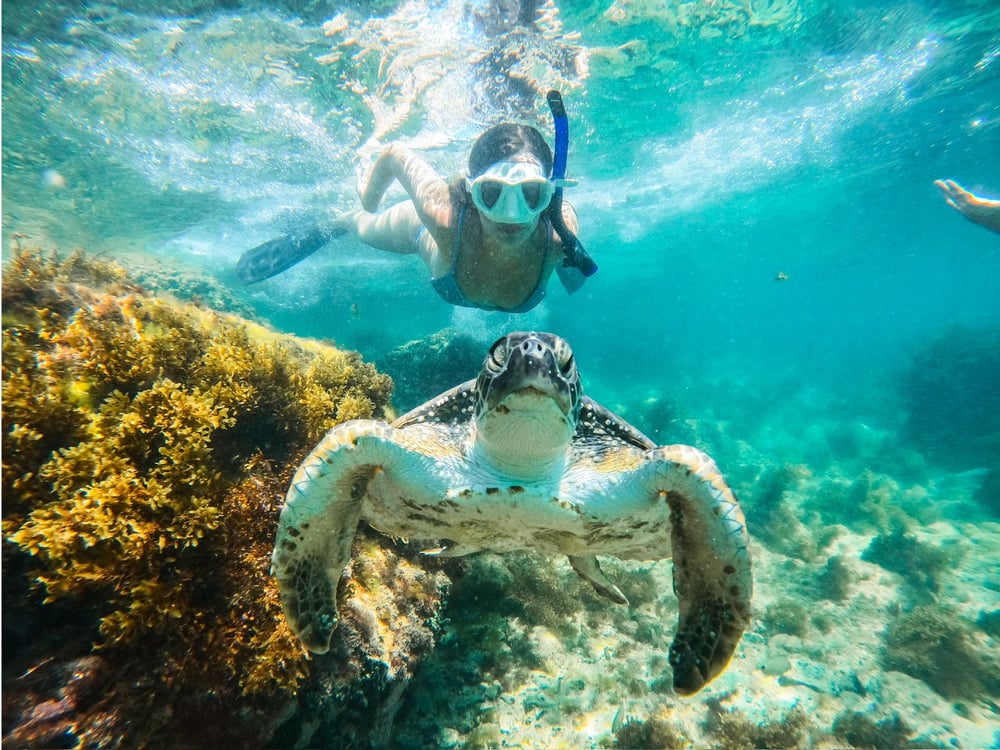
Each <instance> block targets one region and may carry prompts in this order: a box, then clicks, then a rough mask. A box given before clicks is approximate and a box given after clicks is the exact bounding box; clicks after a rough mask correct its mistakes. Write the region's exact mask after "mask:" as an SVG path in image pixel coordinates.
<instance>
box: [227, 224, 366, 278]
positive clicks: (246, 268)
mask: <svg viewBox="0 0 1000 750" xmlns="http://www.w3.org/2000/svg"><path fill="white" fill-rule="evenodd" d="M346 232H347V230H346V229H344V228H343V227H341V226H337V225H334V224H319V225H317V226H314V227H309V228H308V229H306V230H305V231H303V232H297V233H295V234H288V235H285V236H284V237H278V238H276V239H273V240H268V241H267V242H265V243H264V244H262V245H257V247H252V248H250V249H249V250H247V251H246V252H245V253H243V255H241V256H240V259H239V261H238V262H237V263H236V275H237V276H239V277H240V281H242V282H243V283H244V284H255V283H257V282H258V281H263V280H264V279H269V278H271V277H272V276H277V275H278V274H279V273H281V272H282V271H286V270H288V269H289V268H291V267H292V266H294V265H295V264H296V263H298V262H299V261H301V260H303V259H304V258H308V257H309V256H310V255H312V254H313V253H314V252H316V251H317V250H319V249H320V248H321V247H323V245H325V244H326V243H328V242H329V241H330V240H333V239H336V238H337V237H340V236H341V235H343V234H345V233H346Z"/></svg>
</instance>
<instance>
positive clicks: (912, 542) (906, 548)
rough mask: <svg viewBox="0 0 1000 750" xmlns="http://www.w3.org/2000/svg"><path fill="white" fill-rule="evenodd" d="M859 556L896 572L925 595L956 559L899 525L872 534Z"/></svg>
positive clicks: (933, 591) (936, 587) (936, 586)
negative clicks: (882, 532)
mask: <svg viewBox="0 0 1000 750" xmlns="http://www.w3.org/2000/svg"><path fill="white" fill-rule="evenodd" d="M861 559H862V560H865V561H867V562H872V563H875V564H876V565H880V566H882V567H883V568H885V569H886V570H891V571H892V572H893V573H897V574H899V575H900V576H902V577H903V578H904V579H905V580H906V581H907V582H908V583H909V584H910V585H912V586H914V587H916V589H917V590H918V591H919V592H922V593H923V594H925V595H927V594H930V595H933V594H936V593H937V592H938V591H939V590H940V589H941V579H942V577H943V576H944V575H945V574H946V573H947V572H948V570H949V569H950V568H951V566H953V565H954V564H955V562H956V560H955V556H954V554H949V552H947V551H946V550H943V549H941V548H939V547H933V546H931V545H929V544H925V543H924V542H921V541H919V540H918V539H917V538H916V537H915V536H913V535H912V534H907V533H906V531H905V530H904V529H903V527H901V526H897V527H896V528H894V529H893V530H892V531H891V532H890V533H888V534H881V535H879V536H877V537H875V538H874V539H873V540H872V542H871V544H869V545H868V548H867V549H865V551H864V552H862V553H861Z"/></svg>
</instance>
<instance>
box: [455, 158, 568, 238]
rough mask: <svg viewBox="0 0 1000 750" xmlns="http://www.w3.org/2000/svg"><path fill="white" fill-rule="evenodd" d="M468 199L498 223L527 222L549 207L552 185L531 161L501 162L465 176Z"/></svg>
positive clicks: (488, 217) (539, 167)
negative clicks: (475, 174)
mask: <svg viewBox="0 0 1000 750" xmlns="http://www.w3.org/2000/svg"><path fill="white" fill-rule="evenodd" d="M468 187H469V192H470V193H471V194H472V202H473V203H474V204H475V206H476V208H477V209H479V212H480V213H481V214H482V215H483V216H485V217H486V218H487V219H489V220H490V221H495V222H497V223H498V224H528V223H530V222H531V221H534V220H535V219H536V218H537V217H538V215H539V214H540V213H542V212H543V211H544V210H545V209H546V208H548V206H549V201H551V200H552V194H553V193H554V192H555V185H554V184H553V182H552V181H551V180H549V179H548V178H547V177H546V176H545V173H544V172H543V171H542V168H541V166H539V165H538V164H536V163H535V162H523V161H502V162H498V163H496V164H493V165H492V166H490V167H489V169H487V170H486V171H485V172H483V173H482V174H481V175H479V176H478V177H476V179H474V180H472V179H468Z"/></svg>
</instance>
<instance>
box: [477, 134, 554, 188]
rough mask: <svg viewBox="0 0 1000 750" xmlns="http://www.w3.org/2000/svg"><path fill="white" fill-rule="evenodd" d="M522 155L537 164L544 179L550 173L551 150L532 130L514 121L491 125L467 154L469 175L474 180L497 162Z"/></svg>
mask: <svg viewBox="0 0 1000 750" xmlns="http://www.w3.org/2000/svg"><path fill="white" fill-rule="evenodd" d="M524 153H528V154H531V155H532V156H534V157H535V158H536V159H538V161H540V162H541V164H542V169H543V170H544V171H545V175H546V176H548V175H549V174H550V173H551V172H552V150H551V149H550V148H549V144H548V143H546V142H545V138H544V137H543V136H542V134H541V133H539V132H538V131H537V130H535V128H533V127H531V126H530V125H518V124H517V123H515V122H502V123H500V124H499V125H494V126H493V127H492V128H490V129H489V130H487V131H486V132H485V133H483V134H482V135H481V136H479V138H477V139H476V142H475V143H474V144H473V146H472V151H471V152H469V176H470V177H478V176H479V175H481V174H482V173H483V172H485V171H486V170H487V169H488V168H489V167H490V166H491V165H493V164H496V163H497V162H498V161H505V160H506V159H509V158H510V157H512V156H516V155H517V154H524Z"/></svg>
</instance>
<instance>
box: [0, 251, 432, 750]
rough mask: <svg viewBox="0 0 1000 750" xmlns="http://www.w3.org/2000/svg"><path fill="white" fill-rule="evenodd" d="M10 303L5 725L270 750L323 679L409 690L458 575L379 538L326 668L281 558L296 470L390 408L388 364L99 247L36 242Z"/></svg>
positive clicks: (362, 690) (35, 737)
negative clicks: (275, 558)
mask: <svg viewBox="0 0 1000 750" xmlns="http://www.w3.org/2000/svg"><path fill="white" fill-rule="evenodd" d="M3 298H4V317H3V353H4V361H3V426H4V433H3V474H2V480H3V497H4V507H3V514H4V515H3V531H4V536H5V541H6V544H5V545H4V549H3V570H4V591H3V595H4V602H3V603H4V613H5V618H4V646H5V650H6V655H7V658H6V659H5V660H4V684H5V691H4V694H5V706H4V707H5V726H4V731H5V734H6V736H7V737H11V738H13V739H12V741H14V742H16V743H17V744H18V745H23V746H28V747H30V746H45V745H48V744H51V743H52V742H53V741H55V740H56V739H57V738H62V739H61V740H59V742H62V741H66V742H69V741H70V740H73V741H74V742H78V743H80V744H83V745H89V746H102V747H116V746H139V745H144V744H145V745H167V744H169V745H171V746H176V745H177V744H182V745H183V744H192V745H203V744H205V743H206V742H215V744H218V745H224V744H232V743H234V742H236V743H238V744H242V745H243V746H246V747H253V746H259V745H261V744H263V743H264V742H265V741H266V739H267V737H268V736H269V735H270V734H271V733H272V732H273V731H274V730H275V729H276V728H277V727H278V726H279V724H280V723H281V722H282V721H283V720H285V719H287V718H288V716H289V715H291V714H292V713H296V712H297V715H298V716H300V717H301V715H302V712H303V711H306V712H308V711H309V710H310V709H309V706H308V704H309V700H308V696H310V695H313V696H315V695H334V696H340V699H343V701H342V702H343V703H344V705H349V704H350V701H349V700H347V698H345V697H344V696H355V698H354V700H356V701H357V702H360V703H364V704H366V705H373V706H374V705H381V706H383V707H388V706H390V705H392V704H393V700H396V701H397V703H398V697H397V698H395V699H394V698H393V690H398V688H397V687H396V685H398V684H405V681H406V680H407V679H408V678H409V675H410V670H411V669H412V666H413V664H415V663H416V662H417V661H419V658H420V655H421V654H423V653H426V652H427V651H429V650H430V648H431V646H432V643H433V635H432V631H431V629H430V628H431V627H432V624H433V621H434V615H435V612H436V608H437V606H438V603H439V601H440V596H441V593H442V592H443V590H444V589H445V588H446V586H447V578H446V577H444V575H443V574H442V573H440V572H434V571H430V570H425V569H424V568H421V567H420V566H419V565H418V564H414V563H410V562H408V561H406V560H405V559H404V557H402V556H401V555H402V554H404V553H405V554H407V555H410V554H412V551H407V550H402V551H401V552H400V553H397V552H394V551H388V552H383V553H380V554H379V555H378V557H377V559H376V558H375V557H373V556H372V555H370V554H366V553H365V552H364V550H361V551H360V554H359V555H358V558H357V564H358V565H360V566H367V568H370V570H371V571H374V572H373V573H369V574H368V576H367V579H368V581H369V584H368V586H367V587H365V586H361V585H359V587H358V588H357V589H352V590H346V591H341V592H340V593H341V594H342V595H344V596H345V597H346V604H347V607H346V609H347V611H350V612H352V613H353V616H347V617H345V618H344V619H345V621H344V623H343V624H342V625H341V628H340V631H339V635H338V638H337V644H338V646H337V647H338V648H339V649H340V651H341V657H343V658H342V660H341V661H339V662H338V661H335V660H334V659H333V658H327V659H324V660H321V659H316V660H314V662H313V668H312V669H311V670H310V669H307V668H306V662H305V661H304V660H303V654H302V652H301V650H300V647H299V646H298V644H297V643H296V642H295V640H294V638H293V637H292V636H291V634H290V632H289V631H288V629H287V626H286V625H285V623H284V618H283V617H282V615H281V611H280V606H279V604H278V598H277V591H276V588H275V585H274V583H273V581H272V579H271V578H270V576H269V575H268V569H269V558H270V552H271V547H272V544H273V534H274V520H275V518H276V513H277V509H278V504H279V502H280V499H281V498H282V497H283V495H284V490H285V488H286V487H287V483H288V481H289V473H290V469H291V467H292V466H293V465H294V463H295V462H296V460H297V459H298V458H299V457H300V456H301V455H302V454H303V453H304V452H305V451H306V450H307V449H308V448H309V447H311V445H312V444H313V443H314V442H315V441H316V440H318V439H319V437H320V436H321V435H322V434H323V433H324V432H325V431H326V430H328V429H329V428H330V427H331V426H333V425H334V424H336V423H337V422H340V421H343V420H346V419H353V418H363V417H371V416H378V417H384V416H386V414H385V409H386V407H387V404H388V400H389V397H390V395H391V392H392V381H391V379H390V378H389V377H388V376H386V375H383V374H381V373H378V372H377V371H376V370H375V368H374V367H373V366H372V365H370V364H366V363H364V362H362V361H361V359H360V357H359V356H358V355H356V354H353V353H349V352H343V351H339V350H336V349H333V348H332V347H328V346H323V345H320V344H318V343H316V342H309V341H303V340H298V339H295V338H293V337H290V336H283V335H278V334H275V333H274V332H272V331H270V330H268V329H266V328H263V327H261V326H258V325H254V324H250V323H248V322H246V321H242V320H240V319H238V318H235V317H232V316H228V315H223V314H219V313H213V312H209V311H206V310H204V309H201V308H199V307H196V306H192V305H187V304H183V303H180V302H177V301H176V300H171V299H169V298H165V297H157V296H152V295H149V294H147V293H145V292H144V291H143V290H142V289H141V288H140V287H139V286H138V285H136V284H135V283H134V282H132V281H130V280H129V278H128V277H127V276H126V274H125V272H124V271H123V270H122V269H120V268H118V267H117V266H115V265H113V264H111V263H108V262H104V261H99V260H94V259H92V258H89V257H87V256H84V255H83V254H81V253H74V254H72V255H70V256H69V257H67V258H64V259H60V258H58V257H57V256H55V255H44V254H42V253H40V252H38V251H25V252H22V253H20V254H18V255H17V256H16V257H15V258H14V259H13V260H12V261H11V262H10V263H9V264H8V265H7V266H6V268H5V270H4V275H3ZM361 578H362V579H364V578H365V576H361ZM399 593H402V596H399V597H397V596H396V594H399ZM396 598H398V599H400V601H399V603H398V604H390V603H389V602H390V600H394V599H396ZM341 609H342V611H344V609H345V608H344V607H342V608H341ZM40 633H42V634H45V635H43V636H39V634H40ZM92 644H93V648H95V649H96V652H95V653H94V654H92V653H91V649H92ZM87 659H91V660H94V659H96V660H97V661H91V662H87V661H85V660H87ZM81 660H84V661H81ZM80 664H87V665H90V666H88V668H87V669H86V670H83V668H82V667H80V666H79V665H80ZM95 665H98V666H95ZM91 667H92V668H91ZM81 670H83V671H84V672H85V673H86V674H87V675H88V677H87V678H86V679H82V678H80V679H78V678H75V677H72V676H71V677H67V676H66V675H74V674H76V673H77V672H80V671H81ZM21 673H23V674H22V676H21V677H17V675H18V674H21ZM373 674H378V675H380V678H379V679H377V680H371V679H370V680H368V681H367V682H365V680H364V679H362V678H363V677H364V676H365V675H373ZM386 676H388V677H389V678H390V679H389V680H386V679H384V678H385V677H386ZM393 681H395V682H393ZM98 682H100V683H101V684H102V685H103V688H102V694H101V696H99V697H95V695H94V692H95V691H94V690H93V689H92V688H88V689H87V690H83V689H82V687H81V686H86V685H91V686H92V685H94V684H97V683H98ZM74 686H76V687H74ZM390 688H391V689H390ZM296 693H298V696H296ZM8 697H9V698H10V702H8ZM331 700H333V698H330V699H329V700H327V701H326V702H325V703H324V702H323V701H321V700H319V699H315V700H314V705H313V706H312V710H314V711H319V706H320V704H322V708H323V713H331V710H330V708H331V706H330V701H331ZM385 713H386V720H387V721H388V722H390V723H391V715H392V714H393V713H394V710H388V708H386V712H385ZM237 717H239V720H238V721H234V719H236V718H237ZM367 721H368V719H364V720H362V721H361V722H360V723H359V724H355V725H353V726H354V727H355V729H357V731H358V733H359V734H361V735H362V736H364V734H365V732H367V731H368V730H370V727H369V726H368V725H367V723H366V722H367ZM351 726H352V725H351V724H350V722H344V725H343V726H342V727H341V728H340V730H341V732H342V733H343V734H349V733H350V727H351ZM361 727H364V728H365V729H364V731H362V730H361V729H360V728H361ZM70 744H72V742H71V743H70Z"/></svg>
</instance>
